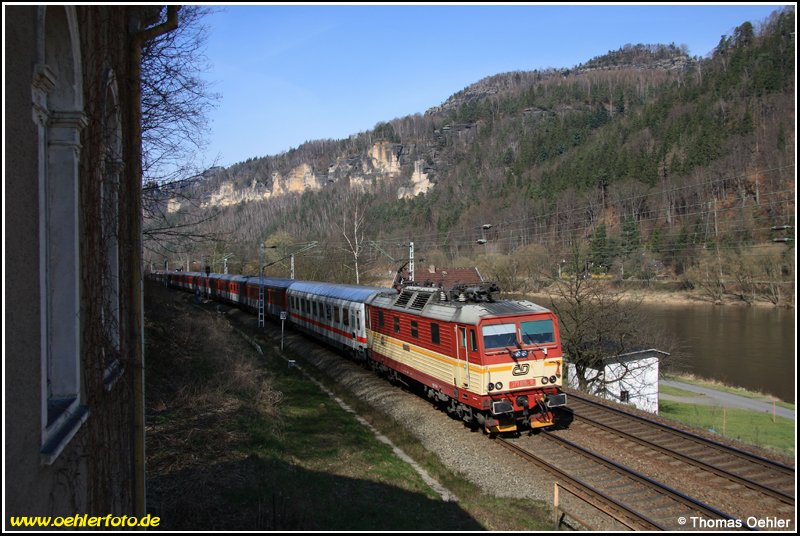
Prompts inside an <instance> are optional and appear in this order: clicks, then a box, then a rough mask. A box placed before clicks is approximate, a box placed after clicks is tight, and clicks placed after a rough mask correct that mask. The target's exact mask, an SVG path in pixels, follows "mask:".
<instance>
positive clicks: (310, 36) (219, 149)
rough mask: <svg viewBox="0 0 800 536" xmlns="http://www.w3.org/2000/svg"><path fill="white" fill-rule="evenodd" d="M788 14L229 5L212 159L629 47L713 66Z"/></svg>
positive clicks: (216, 43) (216, 46) (770, 7)
mask: <svg viewBox="0 0 800 536" xmlns="http://www.w3.org/2000/svg"><path fill="white" fill-rule="evenodd" d="M781 5H783V4H758V5H756V4H750V5H747V4H740V5H718V4H715V5H687V4H677V5H640V6H632V5H616V6H615V5H535V4H531V5H522V4H507V5H476V4H463V5H452V4H448V5H391V4H386V5H367V6H365V5H304V6H301V5H257V6H254V5H241V6H232V5H226V6H220V7H218V8H217V9H218V10H219V11H218V12H217V13H215V14H213V15H211V16H210V17H208V18H207V19H206V23H207V25H208V27H209V33H210V34H209V40H208V47H207V49H206V53H207V56H208V60H209V63H210V64H211V67H212V68H211V70H210V71H209V72H208V73H207V75H206V78H207V79H208V80H210V81H211V82H212V83H213V84H214V86H213V88H214V91H216V92H218V93H221V95H222V100H221V102H220V103H219V106H218V107H217V109H216V110H215V111H214V112H213V113H212V114H211V129H212V130H211V135H210V138H209V142H210V145H209V150H208V153H207V154H206V160H208V161H209V162H211V161H213V160H214V159H215V158H216V159H217V160H218V162H217V163H218V164H219V165H223V166H229V165H231V164H234V163H236V162H240V161H243V160H246V159H247V158H250V157H260V156H267V155H274V154H278V153H280V152H283V151H286V150H289V149H291V148H293V147H297V146H298V145H300V144H302V143H303V142H305V141H309V140H315V139H325V138H330V139H340V138H346V137H348V136H349V135H351V134H356V133H358V132H363V131H365V130H369V129H372V128H373V127H374V126H375V124H376V123H378V122H380V121H388V120H391V119H394V118H396V117H402V116H405V115H410V114H415V113H424V112H425V110H427V109H428V108H430V107H432V106H436V105H438V104H440V103H442V102H443V101H445V100H446V99H447V98H448V97H449V96H450V95H452V94H453V93H455V92H457V91H460V90H461V89H463V88H464V87H466V86H468V85H470V84H472V83H474V82H477V81H478V80H480V79H481V78H484V77H486V76H490V75H493V74H497V73H502V72H508V71H515V70H533V69H543V68H547V67H572V66H574V65H577V64H579V63H582V62H585V61H587V60H589V59H591V58H593V57H595V56H598V55H601V54H604V53H606V52H608V51H609V50H616V49H618V48H619V47H621V46H623V45H625V44H627V43H632V44H636V43H665V44H668V43H675V44H676V45H681V44H685V45H687V46H688V47H689V53H690V54H691V55H697V56H706V55H707V54H709V53H710V52H711V51H712V49H713V48H714V47H715V46H716V45H717V43H718V42H719V39H720V36H722V35H723V34H727V35H730V34H731V33H732V32H733V29H734V28H735V27H736V26H738V25H739V24H741V23H742V22H744V21H747V20H749V21H751V22H752V23H754V24H756V23H758V22H761V21H763V20H765V19H766V18H767V17H768V16H769V14H770V13H771V12H772V11H774V10H776V9H778V8H779V7H780V6H781Z"/></svg>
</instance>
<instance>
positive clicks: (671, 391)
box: [658, 385, 705, 398]
mask: <svg viewBox="0 0 800 536" xmlns="http://www.w3.org/2000/svg"><path fill="white" fill-rule="evenodd" d="M658 392H659V394H662V395H672V396H680V397H683V398H695V397H698V396H705V395H704V394H703V393H694V392H692V391H687V390H686V389H679V388H677V387H671V386H669V385H659V386H658Z"/></svg>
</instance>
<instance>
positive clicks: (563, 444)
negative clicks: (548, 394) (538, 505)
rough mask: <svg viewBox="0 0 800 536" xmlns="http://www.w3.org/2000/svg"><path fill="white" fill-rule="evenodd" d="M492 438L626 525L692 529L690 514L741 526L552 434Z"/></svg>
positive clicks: (644, 477) (713, 510) (631, 526)
mask: <svg viewBox="0 0 800 536" xmlns="http://www.w3.org/2000/svg"><path fill="white" fill-rule="evenodd" d="M495 441H497V442H498V443H499V444H500V445H502V446H503V447H505V448H506V449H508V450H510V451H512V452H514V453H515V454H517V455H519V456H521V457H523V458H524V459H526V460H527V461H530V462H533V463H535V464H536V465H538V466H539V467H541V468H543V469H545V470H547V471H549V472H550V473H551V474H553V476H554V477H555V478H556V480H558V481H560V482H567V483H568V484H569V485H570V486H571V487H573V488H577V493H576V494H577V495H579V496H580V497H581V498H583V499H584V500H585V501H586V502H588V503H589V504H591V505H592V506H593V507H595V508H597V509H598V510H600V511H602V512H604V513H605V514H606V515H608V516H610V517H611V518H613V519H615V520H616V521H618V522H620V523H622V524H623V525H624V526H626V527H628V528H631V529H634V530H696V529H697V528H696V527H693V525H692V523H691V522H689V520H690V519H691V518H693V517H694V518H703V519H705V520H712V522H719V523H722V524H723V525H721V526H726V525H724V524H726V523H728V524H730V526H735V525H734V524H735V523H739V526H745V525H744V523H742V522H741V521H740V520H737V519H736V518H735V517H733V516H730V515H728V514H726V513H724V512H721V511H719V510H717V509H715V508H713V507H711V506H709V505H707V504H704V503H702V502H700V501H698V500H696V499H693V498H691V497H689V496H687V495H684V494H683V493H681V492H679V491H677V490H674V489H672V488H670V487H668V486H666V485H664V484H662V483H660V482H657V481H655V480H653V479H651V478H648V477H646V476H644V475H642V474H640V473H637V472H636V471H633V470H631V469H629V468H627V467H624V466H622V465H620V464H618V463H616V462H614V461H612V460H609V459H607V458H605V457H603V456H600V455H599V454H597V453H594V452H592V451H590V450H588V449H586V448H584V447H582V446H580V445H578V444H576V443H573V442H571V441H568V440H566V439H564V438H562V437H559V436H558V435H557V434H553V433H552V432H542V433H539V434H537V435H535V436H527V437H521V438H518V439H514V440H510V439H504V438H496V439H495ZM601 490H602V491H601ZM681 520H682V522H681ZM745 528H746V526H745Z"/></svg>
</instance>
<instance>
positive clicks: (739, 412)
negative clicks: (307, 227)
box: [659, 400, 795, 456]
mask: <svg viewBox="0 0 800 536" xmlns="http://www.w3.org/2000/svg"><path fill="white" fill-rule="evenodd" d="M659 416H661V417H666V418H671V419H674V420H676V421H680V422H683V423H686V424H688V425H691V426H695V427H697V428H703V429H706V430H713V431H714V432H716V433H718V434H720V435H724V436H725V437H729V438H732V439H737V440H739V441H742V442H744V443H749V444H751V445H756V446H758V447H763V448H768V449H772V450H776V451H778V452H782V453H784V454H786V455H788V456H794V453H795V422H794V421H793V420H791V419H787V418H784V417H776V418H775V422H773V420H772V419H773V417H772V415H771V414H769V413H759V412H755V411H748V410H743V409H732V408H727V409H724V408H721V407H719V406H706V405H701V404H685V403H682V402H672V401H669V400H662V401H660V402H659Z"/></svg>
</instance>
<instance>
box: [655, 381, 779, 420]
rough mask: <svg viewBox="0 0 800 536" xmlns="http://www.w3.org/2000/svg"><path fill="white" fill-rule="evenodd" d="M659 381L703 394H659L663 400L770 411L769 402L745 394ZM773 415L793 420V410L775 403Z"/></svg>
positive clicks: (770, 405) (677, 382)
mask: <svg viewBox="0 0 800 536" xmlns="http://www.w3.org/2000/svg"><path fill="white" fill-rule="evenodd" d="M659 383H660V384H661V385H666V386H668V387H674V388H676V389H683V390H684V391H691V392H693V393H698V394H700V395H703V396H697V397H683V396H675V395H667V394H662V395H660V398H663V399H664V400H672V401H675V402H684V403H688V404H706V405H718V406H725V407H728V408H740V409H749V410H751V411H760V412H764V413H772V404H771V403H769V402H764V401H761V400H756V399H753V398H747V397H745V396H739V395H734V394H731V393H726V392H723V391H717V390H715V389H709V388H707V387H700V386H698V385H693V384H691V383H683V382H679V381H675V380H659ZM775 415H778V416H779V417H786V418H787V419H792V420H795V412H794V410H791V409H787V408H782V407H780V406H777V405H776V406H775Z"/></svg>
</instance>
